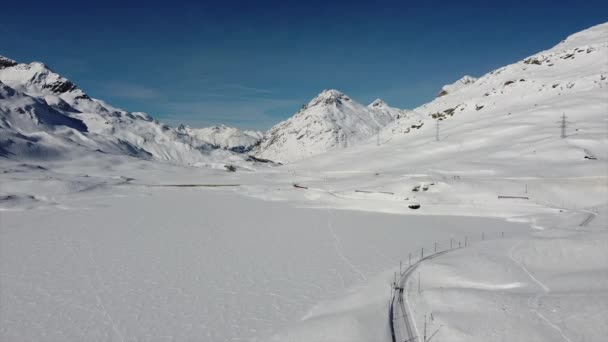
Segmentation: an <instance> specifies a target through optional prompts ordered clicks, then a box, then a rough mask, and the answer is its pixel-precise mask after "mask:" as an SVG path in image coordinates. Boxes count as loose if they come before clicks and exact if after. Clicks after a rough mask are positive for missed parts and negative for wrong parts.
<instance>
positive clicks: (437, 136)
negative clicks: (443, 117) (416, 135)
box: [435, 119, 439, 141]
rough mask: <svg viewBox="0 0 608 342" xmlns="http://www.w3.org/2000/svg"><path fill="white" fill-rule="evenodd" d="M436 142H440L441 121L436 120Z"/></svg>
mask: <svg viewBox="0 0 608 342" xmlns="http://www.w3.org/2000/svg"><path fill="white" fill-rule="evenodd" d="M435 141H439V119H437V120H436V125H435Z"/></svg>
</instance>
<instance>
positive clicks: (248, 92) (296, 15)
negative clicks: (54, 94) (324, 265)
mask: <svg viewBox="0 0 608 342" xmlns="http://www.w3.org/2000/svg"><path fill="white" fill-rule="evenodd" d="M605 21H608V1H544V0H535V1H521V2H518V1H504V2H501V3H498V2H497V1H492V0H486V1H468V2H467V1H412V2H408V1H394V2H389V1H384V2H382V1H377V2H371V1H370V2H357V1H344V2H337V1H334V2H330V1H288V0H285V1H229V0H226V1H200V2H181V1H177V0H173V1H165V2H163V3H160V4H155V3H153V2H151V1H150V2H147V1H146V2H143V1H142V2H140V3H133V2H130V1H126V0H123V1H119V2H114V1H91V2H88V1H82V0H80V1H77V2H76V1H75V2H69V1H60V0H58V1H40V2H36V1H34V2H31V1H28V2H25V3H24V2H19V1H6V2H3V4H2V6H0V23H2V24H1V25H0V37H1V39H0V54H2V55H5V56H7V57H11V58H13V59H16V60H18V61H20V62H30V61H33V60H39V61H42V62H45V63H46V64H48V65H49V66H51V67H52V68H53V69H55V70H56V71H58V72H59V73H61V74H63V75H64V76H66V77H68V78H70V79H71V80H72V81H74V82H75V83H76V84H78V85H79V86H80V87H81V88H83V89H84V90H85V91H86V92H88V93H89V94H90V95H91V96H93V97H96V98H101V99H104V100H106V101H107V102H109V103H110V104H112V105H114V106H117V107H121V108H125V109H127V110H130V111H145V112H148V113H150V114H151V115H153V116H155V117H157V118H158V119H160V120H161V121H165V122H168V123H170V124H177V123H179V122H184V123H187V124H190V125H193V126H206V125H212V124H219V123H226V124H228V125H234V126H238V127H242V128H256V129H266V128H269V127H270V126H272V125H273V124H274V123H277V122H278V121H280V120H283V119H285V118H287V117H289V116H291V115H292V114H293V113H294V112H296V111H297V110H298V109H299V107H300V106H301V105H302V104H304V103H306V102H308V101H309V100H310V99H311V98H312V97H314V96H315V95H316V94H317V93H319V92H320V91H321V90H323V89H326V88H336V89H338V90H341V91H343V92H345V93H347V94H349V95H350V96H351V97H353V98H354V99H355V100H357V101H359V102H362V103H365V104H367V103H368V102H371V101H372V100H373V99H375V98H376V97H381V98H383V99H385V100H386V101H387V102H388V103H389V104H391V105H393V106H397V107H402V108H413V107H415V106H417V105H420V104H423V103H425V102H428V101H429V100H430V99H432V98H433V97H434V96H435V94H436V93H437V92H438V91H439V88H440V87H441V86H442V85H443V84H445V83H451V82H453V81H455V80H456V79H458V78H460V77H461V76H462V75H464V74H470V75H473V76H479V75H481V74H484V73H486V72H488V71H490V70H492V69H494V68H497V67H500V66H502V65H505V64H508V63H511V62H515V61H517V60H519V59H521V58H523V57H525V56H527V55H530V54H533V53H535V52H537V51H540V50H543V49H546V48H549V47H551V46H553V45H555V44H556V43H558V42H559V41H561V40H562V39H564V38H565V37H566V36H568V35H569V34H571V33H574V32H576V31H579V30H582V29H585V28H587V27H590V26H593V25H595V24H599V23H602V22H605Z"/></svg>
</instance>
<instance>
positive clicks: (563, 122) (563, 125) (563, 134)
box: [557, 113, 571, 139]
mask: <svg viewBox="0 0 608 342" xmlns="http://www.w3.org/2000/svg"><path fill="white" fill-rule="evenodd" d="M567 118H568V117H567V116H566V113H563V114H562V119H561V121H558V122H557V123H559V124H560V128H561V138H562V139H565V138H566V127H567V125H568V124H569V123H571V122H570V121H566V119H567Z"/></svg>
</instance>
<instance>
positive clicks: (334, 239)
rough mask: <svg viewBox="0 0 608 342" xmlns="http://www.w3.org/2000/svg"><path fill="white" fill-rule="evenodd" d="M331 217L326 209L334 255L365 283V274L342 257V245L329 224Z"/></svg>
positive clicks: (329, 210)
mask: <svg viewBox="0 0 608 342" xmlns="http://www.w3.org/2000/svg"><path fill="white" fill-rule="evenodd" d="M331 217H332V212H331V209H329V208H328V209H327V230H328V231H329V233H330V235H331V237H332V244H333V246H334V249H335V251H336V253H337V254H338V256H339V257H340V259H342V261H344V263H345V264H347V265H348V266H349V267H350V268H351V269H352V270H353V271H354V272H355V273H356V274H357V275H358V276H359V277H360V278H361V280H363V281H366V280H367V277H366V276H365V274H363V272H362V271H361V270H360V269H359V268H357V266H355V265H354V264H353V263H352V262H351V261H350V260H349V259H348V257H346V255H344V252H343V251H342V243H341V242H340V238H339V237H338V234H336V231H335V230H334V226H333V224H332V222H331Z"/></svg>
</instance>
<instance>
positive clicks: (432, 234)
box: [0, 186, 529, 341]
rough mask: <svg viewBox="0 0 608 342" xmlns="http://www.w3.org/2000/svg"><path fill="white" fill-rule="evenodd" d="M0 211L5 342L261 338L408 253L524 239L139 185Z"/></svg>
mask: <svg viewBox="0 0 608 342" xmlns="http://www.w3.org/2000/svg"><path fill="white" fill-rule="evenodd" d="M0 215H1V216H0V219H1V221H2V222H1V223H2V224H1V225H0V233H1V236H0V244H1V245H0V246H1V248H0V275H1V280H2V286H0V302H1V310H2V315H0V336H3V338H4V339H5V340H7V341H9V340H13V341H16V340H20V341H35V340H38V341H41V340H45V341H49V340H88V341H102V340H103V341H136V340H137V341H161V340H176V341H183V340H207V341H220V340H233V341H238V340H251V339H254V340H255V339H258V340H265V339H267V338H268V337H269V336H272V335H274V334H275V333H276V332H277V331H281V330H284V329H288V328H289V327H290V326H292V325H294V324H297V323H298V322H299V321H300V320H301V319H302V318H304V317H310V316H311V314H313V313H311V310H312V309H313V308H314V307H315V305H317V304H318V303H320V302H324V301H331V300H334V299H336V298H339V297H340V296H342V295H344V293H345V292H348V290H347V289H349V288H351V287H353V286H356V285H357V284H363V283H365V282H367V281H369V280H370V279H372V278H374V277H378V274H380V273H381V272H383V271H384V272H386V274H392V271H391V270H393V269H394V268H395V267H398V265H399V260H400V259H401V260H406V258H407V253H408V252H409V251H411V250H416V249H419V248H420V247H422V246H431V245H432V244H433V242H434V241H435V240H445V239H446V238H449V237H451V236H453V237H455V238H460V237H462V236H464V235H465V234H469V235H478V234H480V232H481V231H484V232H491V231H494V232H500V231H506V232H508V233H509V234H518V233H523V232H526V231H528V230H529V228H528V226H527V225H524V224H515V223H510V222H506V221H502V220H495V219H487V218H474V217H450V216H404V215H392V214H380V213H372V212H359V211H345V210H330V209H310V208H297V207H294V206H292V205H289V204H288V203H286V202H274V201H262V200H257V199H251V198H247V197H242V196H239V195H236V194H234V193H229V192H224V191H219V190H209V189H201V188H191V189H189V188H180V189H174V188H146V187H135V186H134V187H130V186H125V187H114V188H111V189H105V190H96V191H89V192H85V193H79V194H75V195H73V196H71V197H70V198H69V200H65V201H64V202H63V203H62V204H61V205H60V206H51V207H45V208H39V209H34V210H24V211H19V210H16V211H2V212H1V213H0ZM387 271H391V272H387ZM390 278H391V277H390V276H386V297H387V300H388V296H389V290H388V286H389V285H388V284H389V283H390V281H391V279H390ZM313 315H314V314H313ZM378 315H379V316H378V317H379V318H378V320H379V322H381V321H382V320H383V319H384V318H385V317H384V312H383V311H382V310H381V311H380V312H378ZM380 328H384V327H383V326H381V327H380ZM344 336H346V335H344Z"/></svg>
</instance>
